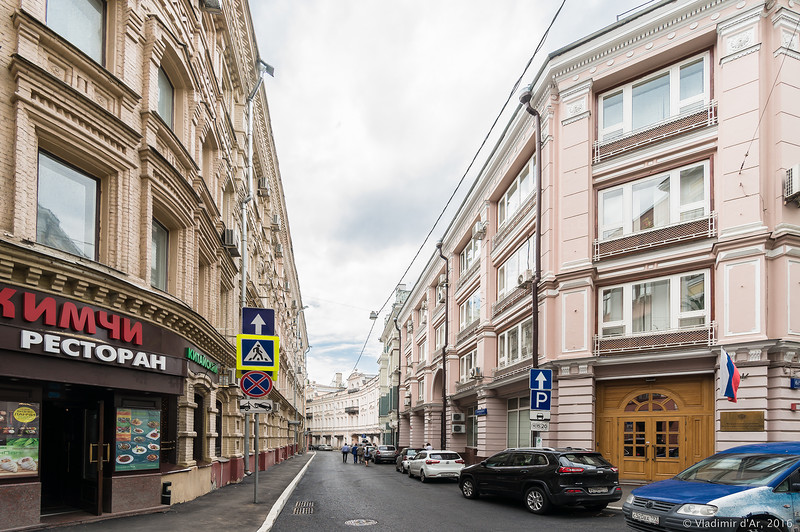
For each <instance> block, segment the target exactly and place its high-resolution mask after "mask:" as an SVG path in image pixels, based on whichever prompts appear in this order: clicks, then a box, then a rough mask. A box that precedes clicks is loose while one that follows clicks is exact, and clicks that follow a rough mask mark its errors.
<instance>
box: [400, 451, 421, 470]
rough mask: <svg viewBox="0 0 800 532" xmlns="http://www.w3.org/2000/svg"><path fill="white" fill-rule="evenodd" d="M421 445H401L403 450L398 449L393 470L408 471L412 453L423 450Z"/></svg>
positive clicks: (412, 456)
mask: <svg viewBox="0 0 800 532" xmlns="http://www.w3.org/2000/svg"><path fill="white" fill-rule="evenodd" d="M423 450H424V449H423V448H422V447H403V450H402V451H400V454H398V455H397V458H396V459H395V462H394V469H395V471H399V472H400V473H408V463H409V462H410V461H411V459H412V458H414V455H415V454H417V453H418V452H420V451H423Z"/></svg>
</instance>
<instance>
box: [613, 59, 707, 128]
mask: <svg viewBox="0 0 800 532" xmlns="http://www.w3.org/2000/svg"><path fill="white" fill-rule="evenodd" d="M708 64H709V61H708V54H703V55H700V56H695V57H693V58H691V59H688V60H686V61H683V62H681V63H677V64H675V65H672V66H670V67H668V68H665V69H663V70H659V71H658V72H655V73H653V74H650V75H648V76H647V77H645V78H641V79H638V80H636V81H634V82H632V83H628V84H627V85H624V86H622V87H617V88H615V89H613V90H611V91H609V92H606V93H603V94H601V95H600V96H599V100H600V105H599V106H598V107H599V113H600V117H599V127H598V129H599V134H598V136H599V137H600V140H601V141H609V140H613V139H615V138H620V137H622V136H624V135H627V134H629V133H631V132H633V131H636V130H639V129H642V128H645V127H648V126H652V125H654V124H657V123H659V122H663V121H665V120H667V119H670V118H674V117H677V116H680V115H683V114H686V113H691V112H694V111H697V110H700V109H701V108H702V107H703V106H704V105H707V104H708V102H709V100H710V92H711V91H710V84H709V77H710V76H709V72H708Z"/></svg>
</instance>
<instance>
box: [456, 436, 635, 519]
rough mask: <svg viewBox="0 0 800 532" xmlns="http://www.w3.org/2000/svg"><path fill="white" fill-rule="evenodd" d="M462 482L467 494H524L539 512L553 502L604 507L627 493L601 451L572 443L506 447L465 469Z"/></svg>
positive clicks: (553, 503) (525, 498)
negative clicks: (566, 444)
mask: <svg viewBox="0 0 800 532" xmlns="http://www.w3.org/2000/svg"><path fill="white" fill-rule="evenodd" d="M458 485H459V487H460V488H461V493H462V494H463V495H464V497H466V498H467V499H474V498H476V497H478V496H479V495H504V496H512V497H517V498H521V499H523V500H524V502H525V506H526V507H527V508H528V510H530V511H531V512H533V513H535V514H543V513H546V512H547V511H548V510H550V509H551V508H552V507H553V506H584V507H585V508H587V509H589V510H593V511H599V510H602V509H603V508H605V507H606V506H607V505H608V503H610V502H614V501H618V500H620V499H621V498H622V488H620V487H619V473H618V470H617V468H616V467H614V466H612V465H611V464H609V463H608V462H607V461H606V460H605V459H604V458H603V456H602V455H601V454H600V453H596V452H592V451H587V450H584V449H573V448H570V447H566V448H563V449H552V448H550V447H524V448H520V449H506V450H505V451H503V452H500V453H497V454H496V455H494V456H492V457H490V458H487V459H486V460H484V461H482V462H481V463H479V464H475V465H471V466H469V467H465V468H464V469H462V470H461V475H460V476H459V479H458Z"/></svg>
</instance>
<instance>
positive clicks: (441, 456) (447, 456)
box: [431, 453, 461, 460]
mask: <svg viewBox="0 0 800 532" xmlns="http://www.w3.org/2000/svg"><path fill="white" fill-rule="evenodd" d="M431 458H432V459H434V460H458V459H459V458H461V457H460V456H458V453H431Z"/></svg>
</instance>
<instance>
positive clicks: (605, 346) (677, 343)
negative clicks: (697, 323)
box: [594, 322, 716, 356]
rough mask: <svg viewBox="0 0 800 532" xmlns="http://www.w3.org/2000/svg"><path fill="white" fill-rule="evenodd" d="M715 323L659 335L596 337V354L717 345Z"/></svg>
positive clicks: (662, 332) (673, 330)
mask: <svg viewBox="0 0 800 532" xmlns="http://www.w3.org/2000/svg"><path fill="white" fill-rule="evenodd" d="M715 325H716V324H715V323H713V322H712V323H711V324H710V325H708V326H705V327H693V328H691V329H689V328H687V329H671V330H666V331H659V332H657V333H642V334H632V335H629V336H609V337H600V336H595V337H594V354H595V355H597V356H603V355H613V354H619V353H635V352H638V351H655V350H659V349H672V348H676V347H691V346H712V345H714V344H715V343H716V340H715V336H714V329H715Z"/></svg>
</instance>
